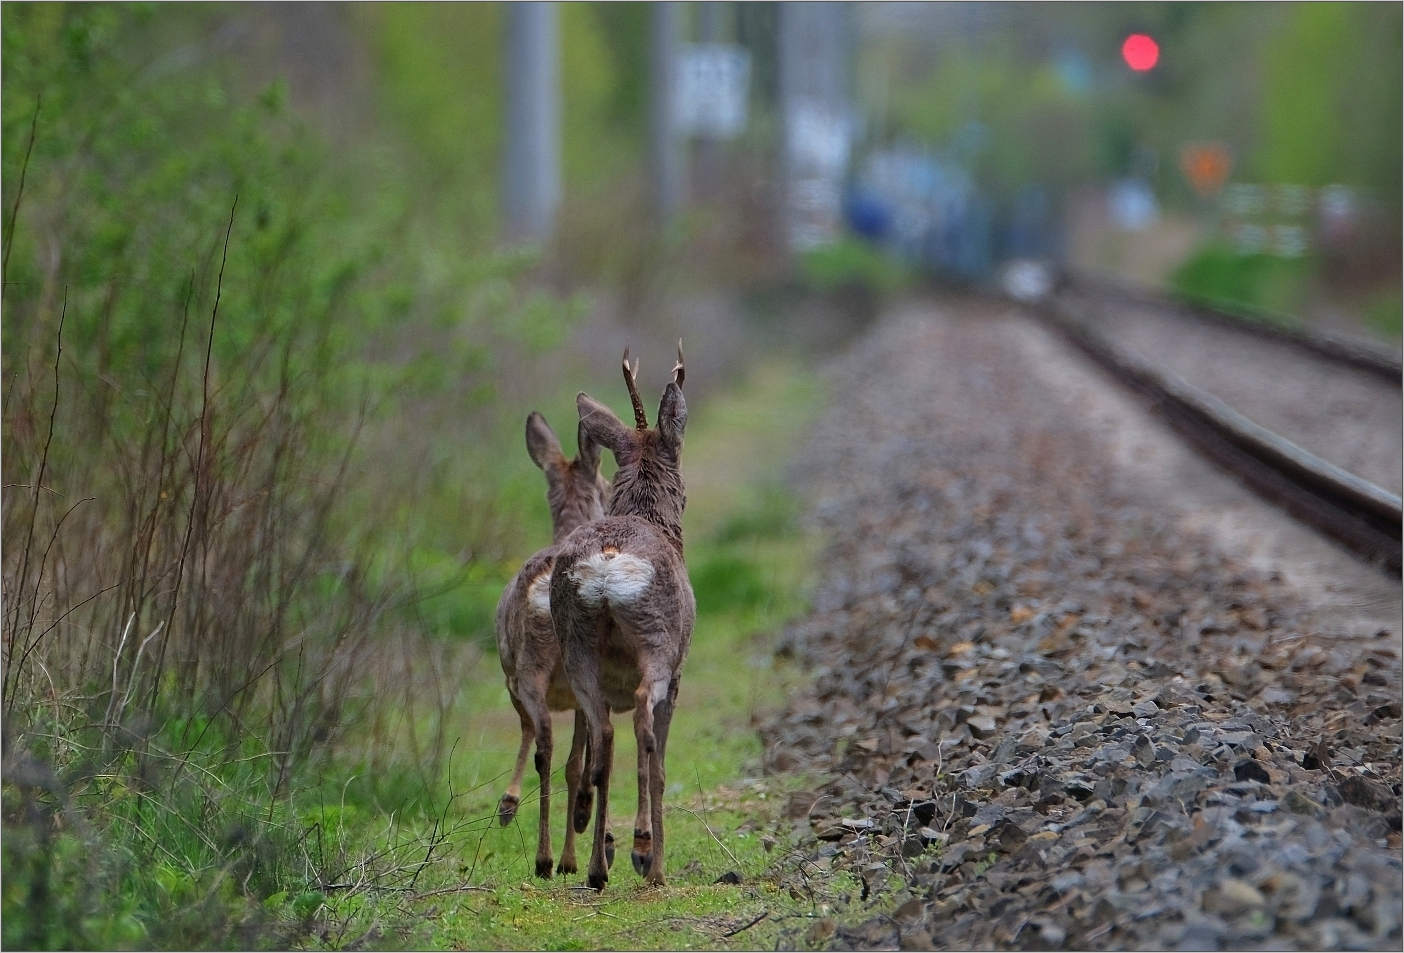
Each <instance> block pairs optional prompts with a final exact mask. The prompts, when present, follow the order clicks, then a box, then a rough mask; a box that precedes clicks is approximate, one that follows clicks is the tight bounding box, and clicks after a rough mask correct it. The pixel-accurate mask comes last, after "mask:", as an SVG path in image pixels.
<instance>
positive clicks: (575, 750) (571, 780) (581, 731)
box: [556, 708, 590, 874]
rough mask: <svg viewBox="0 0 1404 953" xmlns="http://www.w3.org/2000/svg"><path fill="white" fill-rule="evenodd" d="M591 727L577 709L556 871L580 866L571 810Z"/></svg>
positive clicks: (564, 870)
mask: <svg viewBox="0 0 1404 953" xmlns="http://www.w3.org/2000/svg"><path fill="white" fill-rule="evenodd" d="M589 733H590V727H589V725H587V724H586V723H585V713H584V712H582V711H581V710H580V709H578V708H577V709H576V710H575V734H574V735H573V736H572V737H571V739H570V757H569V758H568V759H567V760H566V769H565V778H566V808H567V816H566V826H565V846H563V847H562V848H561V860H560V863H558V864H556V873H558V874H573V873H575V872H576V871H577V870H578V868H577V867H576V863H575V833H576V832H575V823H574V818H572V817H570V810H571V809H572V808H573V806H574V804H575V803H576V798H578V797H579V795H580V775H581V774H582V773H584V762H585V738H586V736H587V735H588V734H589Z"/></svg>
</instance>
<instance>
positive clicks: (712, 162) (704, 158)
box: [694, 0, 724, 201]
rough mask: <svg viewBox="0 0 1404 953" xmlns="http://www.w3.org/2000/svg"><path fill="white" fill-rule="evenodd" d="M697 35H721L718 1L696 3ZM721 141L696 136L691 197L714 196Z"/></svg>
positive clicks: (708, 39)
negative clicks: (694, 167)
mask: <svg viewBox="0 0 1404 953" xmlns="http://www.w3.org/2000/svg"><path fill="white" fill-rule="evenodd" d="M697 38H698V40H700V41H701V42H703V43H710V44H717V43H721V42H722V41H723V39H724V37H723V36H722V4H721V3H720V2H719V0H702V2H700V3H698V4H697ZM721 162H722V144H721V140H720V139H717V138H716V137H715V136H706V135H704V136H701V137H700V138H699V139H698V140H697V171H696V173H695V176H696V179H695V185H696V195H695V196H694V198H695V199H701V200H704V201H706V200H710V199H713V198H715V197H716V195H717V193H718V191H720V186H721Z"/></svg>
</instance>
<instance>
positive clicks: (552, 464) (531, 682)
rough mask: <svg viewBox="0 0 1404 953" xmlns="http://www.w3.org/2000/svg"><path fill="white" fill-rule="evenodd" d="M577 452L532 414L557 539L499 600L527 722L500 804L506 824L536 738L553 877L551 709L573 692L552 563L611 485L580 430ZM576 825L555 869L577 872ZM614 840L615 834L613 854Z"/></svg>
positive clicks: (545, 847)
mask: <svg viewBox="0 0 1404 953" xmlns="http://www.w3.org/2000/svg"><path fill="white" fill-rule="evenodd" d="M579 435H580V439H579V446H580V450H579V453H578V454H577V456H576V458H575V459H574V460H567V459H566V458H565V454H564V453H562V452H561V444H560V441H559V440H557V439H556V435H555V433H554V432H553V431H552V430H551V428H550V426H549V425H548V424H547V423H546V418H544V417H542V416H541V415H540V414H538V413H536V412H534V411H533V412H532V414H531V415H530V416H529V417H527V424H526V443H527V453H529V454H530V455H531V459H532V461H533V462H534V463H535V464H536V465H537V466H538V467H540V468H541V471H542V472H543V473H544V474H545V475H546V487H547V489H546V502H547V503H548V504H549V505H550V507H551V525H552V545H551V546H549V547H547V548H546V549H543V550H541V551H540V552H538V553H537V554H536V555H534V556H532V557H531V558H530V559H528V560H527V561H526V563H525V565H523V566H522V568H521V570H520V571H518V573H517V575H516V577H515V578H513V580H512V582H511V584H509V585H508V586H507V589H506V591H504V592H503V593H502V598H501V599H500V600H498V603H497V651H498V656H499V657H500V658H501V660H502V671H503V674H505V675H506V676H507V692H508V694H509V695H511V696H512V706H513V707H514V708H516V709H517V714H518V716H520V718H521V720H522V746H521V748H520V749H519V750H518V752H517V766H516V769H515V770H514V771H513V773H512V781H511V783H510V784H508V785H507V793H505V794H503V795H502V800H501V801H499V802H498V806H497V817H498V820H499V821H501V822H502V824H503V826H506V825H507V824H510V823H511V822H512V818H514V817H516V815H517V805H518V804H519V803H520V800H521V794H522V774H523V772H524V771H525V770H526V757H527V751H528V750H529V749H530V748H531V744H532V741H533V740H534V741H535V742H536V770H537V773H538V774H539V775H540V777H541V829H540V831H538V834H537V849H536V876H538V877H550V876H551V712H553V711H570V710H572V709H575V708H576V704H575V695H574V694H573V693H572V692H571V689H570V684H569V683H568V682H567V681H566V678H565V673H564V672H563V671H562V669H561V647H560V642H559V641H557V639H556V633H555V631H554V630H553V629H552V626H551V606H550V586H551V567H552V565H553V564H554V563H555V560H556V551H557V549H558V548H559V547H560V544H561V541H562V540H563V539H565V538H566V537H567V536H568V535H570V532H571V531H572V530H574V529H575V528H576V527H578V526H582V525H584V524H586V523H588V522H590V521H591V520H596V519H599V518H600V517H601V516H603V515H604V498H605V496H606V494H607V493H608V490H609V484H608V483H606V482H605V480H604V478H603V477H601V476H600V447H599V445H598V444H597V443H595V442H594V441H593V440H592V439H590V437H588V436H587V435H586V432H585V428H584V427H581V428H580V429H579ZM586 734H587V732H586V728H585V719H584V716H583V715H582V714H581V713H580V712H579V711H576V712H575V737H574V739H573V740H572V742H571V746H570V758H569V760H568V761H567V762H566V792H567V798H568V799H567V801H566V804H567V805H568V806H567V809H566V813H567V817H569V813H570V809H569V805H571V804H573V803H575V801H576V799H577V794H576V792H577V790H578V789H579V787H580V778H581V774H582V771H583V760H582V754H583V751H582V749H583V748H584V746H585V739H586ZM575 834H576V831H575V829H574V828H573V827H572V826H571V824H570V822H569V820H567V823H566V834H565V846H564V847H562V849H561V862H560V865H559V866H558V867H557V868H556V872H557V873H564V874H573V873H575V872H576V863H575ZM612 842H613V838H612V837H611V838H610V847H611V850H610V852H611V853H612V852H613V851H612Z"/></svg>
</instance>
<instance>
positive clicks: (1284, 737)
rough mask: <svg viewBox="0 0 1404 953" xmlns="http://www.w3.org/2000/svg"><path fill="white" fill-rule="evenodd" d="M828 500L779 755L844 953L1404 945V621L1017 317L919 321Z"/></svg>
mask: <svg viewBox="0 0 1404 953" xmlns="http://www.w3.org/2000/svg"><path fill="white" fill-rule="evenodd" d="M830 387H831V392H832V393H833V394H834V395H835V398H836V399H835V400H834V402H833V404H832V409H831V410H830V411H829V412H828V414H827V416H826V417H825V418H824V419H823V421H822V422H821V424H820V425H819V426H818V427H817V428H816V430H815V432H814V434H813V437H812V440H811V442H810V444H809V447H808V449H807V450H806V451H805V453H804V455H803V456H802V457H801V459H800V460H799V461H798V462H797V464H796V467H795V473H796V474H797V482H798V483H799V484H800V485H801V487H802V489H803V491H804V492H805V494H806V496H807V497H808V499H809V500H810V501H811V507H812V512H813V514H814V519H815V521H816V522H817V523H818V524H819V525H820V527H821V528H822V529H823V530H824V531H825V533H826V534H827V537H828V539H829V543H828V549H827V552H826V555H825V557H824V558H823V559H822V560H821V565H822V566H823V567H824V573H825V575H824V578H823V580H822V582H821V584H820V587H819V589H818V591H817V592H816V595H815V600H814V608H813V611H812V612H811V614H809V615H808V616H806V617H804V618H802V619H800V620H798V621H796V622H795V623H793V624H792V625H791V626H790V628H789V629H788V631H787V632H786V635H785V638H784V639H783V641H782V645H781V649H780V651H781V652H782V653H783V654H786V655H790V656H793V657H795V658H797V659H798V660H800V661H801V662H802V663H803V664H804V665H806V666H807V668H808V671H809V672H810V674H811V681H810V682H809V684H808V687H807V688H805V689H804V690H802V691H799V692H796V693H794V694H793V695H791V697H790V698H789V699H788V701H787V703H786V705H785V707H784V708H783V710H782V711H781V712H780V713H779V714H778V715H777V716H775V717H773V718H772V719H770V720H769V721H768V722H767V723H766V724H765V725H764V726H763V729H762V734H763V738H764V740H765V761H766V767H767V769H768V770H770V771H774V772H784V771H791V770H798V769H802V770H806V771H809V772H813V773H814V776H815V777H817V778H818V781H817V782H816V784H815V786H814V787H813V789H812V790H807V791H803V792H800V793H797V794H794V795H792V796H791V797H790V799H789V804H788V809H787V811H786V814H787V817H788V821H787V823H791V824H793V833H794V836H795V838H796V843H797V849H796V851H795V853H794V855H793V856H795V857H796V858H797V859H796V861H795V863H794V866H793V868H792V870H791V872H790V874H789V875H788V876H790V877H791V878H792V880H793V881H794V882H795V883H796V885H797V886H801V885H803V884H813V883H814V882H816V881H817V880H821V879H824V878H826V877H827V878H830V879H832V875H833V874H834V873H835V872H847V873H848V874H851V875H852V877H853V878H854V881H855V882H858V883H861V892H860V894H859V895H858V896H854V897H851V898H849V899H850V902H849V903H848V904H846V905H836V909H838V910H839V911H840V912H838V913H836V914H834V916H833V918H832V919H821V920H819V921H817V923H816V925H815V926H814V927H813V928H812V929H811V930H810V931H809V932H808V933H807V934H806V935H805V936H804V937H803V938H800V937H796V938H794V942H796V943H797V944H798V943H802V942H803V943H808V944H814V943H816V942H818V943H828V944H833V945H835V946H838V947H845V948H879V947H881V948H892V947H894V946H900V947H903V948H930V947H933V946H934V947H936V948H987V947H1000V948H1006V947H1012V948H1058V947H1067V948H1127V947H1133V948H1159V949H1176V948H1183V949H1205V948H1222V947H1246V948H1256V947H1264V948H1284V947H1285V948H1296V947H1310V948H1323V947H1332V948H1339V947H1345V948H1375V947H1392V948H1397V947H1398V946H1399V943H1400V936H1401V933H1400V911H1399V903H1398V900H1399V894H1400V890H1401V873H1400V871H1401V856H1400V794H1401V787H1400V762H1401V759H1400V729H1401V721H1400V715H1401V712H1400V704H1399V700H1400V658H1399V638H1400V632H1399V622H1400V600H1399V586H1398V582H1397V580H1396V579H1391V578H1389V577H1387V576H1385V575H1384V574H1383V573H1381V572H1379V571H1378V570H1377V569H1375V568H1373V567H1370V566H1366V565H1364V564H1363V563H1360V562H1359V561H1357V560H1355V559H1353V558H1352V557H1351V556H1349V555H1348V554H1346V553H1345V552H1343V551H1341V550H1340V549H1338V548H1337V547H1336V546H1335V545H1334V544H1332V543H1330V542H1329V541H1327V540H1326V539H1324V538H1323V537H1320V536H1319V535H1317V534H1315V533H1314V532H1313V531H1311V530H1308V529H1306V528H1305V527H1302V526H1300V525H1299V524H1296V523H1294V522H1293V521H1292V520H1291V519H1290V517H1287V516H1286V515H1284V514H1282V513H1281V512H1279V511H1277V510H1276V509H1274V508H1272V507H1271V506H1269V505H1267V504H1265V503H1263V502H1262V501H1260V500H1258V499H1256V498H1255V497H1253V496H1252V495H1251V494H1250V493H1249V492H1248V491H1246V490H1244V489H1243V488H1242V487H1239V486H1237V485H1236V484H1234V482H1233V481H1232V480H1231V479H1230V478H1228V477H1227V476H1224V475H1223V474H1221V473H1219V472H1218V471H1216V470H1214V469H1213V468H1212V467H1211V466H1210V465H1208V464H1206V463H1204V462H1203V461H1202V460H1199V459H1198V458H1196V457H1194V455H1193V454H1192V453H1190V452H1188V451H1186V450H1185V449H1184V448H1183V447H1181V446H1179V445H1178V444H1177V443H1176V440H1175V437H1174V436H1173V434H1172V433H1171V432H1170V431H1169V430H1168V429H1166V428H1165V427H1164V426H1163V425H1162V424H1160V423H1158V422H1157V421H1156V420H1155V418H1153V417H1151V416H1150V415H1149V414H1148V413H1147V412H1146V410H1145V408H1143V407H1139V406H1137V405H1136V403H1135V402H1134V400H1132V399H1130V398H1129V397H1128V396H1127V395H1125V394H1124V393H1120V392H1118V391H1117V389H1116V387H1115V385H1113V384H1111V383H1110V382H1109V381H1108V380H1106V379H1104V378H1101V379H1099V378H1098V376H1097V372H1096V369H1095V368H1094V367H1093V366H1092V365H1091V364H1090V363H1089V362H1087V361H1086V360H1085V359H1083V358H1081V357H1080V356H1078V355H1076V354H1075V353H1073V352H1072V351H1071V350H1070V349H1069V348H1068V347H1067V346H1066V344H1064V343H1063V342H1061V341H1060V340H1059V339H1057V338H1055V337H1054V336H1053V335H1052V334H1051V333H1050V332H1048V331H1047V330H1046V329H1044V328H1042V327H1041V326H1039V325H1038V324H1037V323H1036V322H1034V321H1032V320H1030V319H1029V318H1028V317H1027V316H1024V315H1021V314H1020V313H1019V312H1018V311H1017V310H1016V309H1014V308H1011V307H1008V306H1003V305H998V304H990V303H987V302H986V303H981V302H942V303H937V304H935V305H930V306H925V305H924V306H921V307H913V308H909V309H907V310H906V311H904V312H902V313H898V314H893V315H890V316H888V317H887V318H886V319H885V320H883V321H882V322H881V323H880V324H879V325H878V326H877V327H876V328H875V329H874V331H873V332H872V333H870V334H869V335H868V336H867V337H866V338H865V339H863V340H862V341H861V342H859V343H858V344H857V345H855V346H854V347H853V348H851V349H850V350H849V351H848V352H847V353H846V355H845V356H844V357H842V358H841V359H839V360H838V361H837V362H836V363H835V364H834V366H833V367H832V369H831V382H830Z"/></svg>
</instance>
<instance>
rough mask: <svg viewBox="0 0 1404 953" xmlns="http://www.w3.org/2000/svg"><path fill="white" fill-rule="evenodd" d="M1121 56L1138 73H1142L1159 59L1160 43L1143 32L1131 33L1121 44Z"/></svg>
mask: <svg viewBox="0 0 1404 953" xmlns="http://www.w3.org/2000/svg"><path fill="white" fill-rule="evenodd" d="M1121 58H1122V59H1124V60H1126V65H1127V66H1129V67H1131V68H1132V69H1133V70H1135V71H1136V72H1138V73H1144V72H1145V71H1146V70H1148V69H1150V68H1151V67H1152V66H1154V65H1155V64H1156V61H1157V60H1159V59H1160V45H1159V44H1158V43H1156V42H1155V40H1152V39H1151V38H1150V37H1148V36H1146V35H1145V34H1144V33H1132V34H1131V35H1130V36H1128V37H1127V38H1126V42H1125V43H1122V44H1121Z"/></svg>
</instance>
